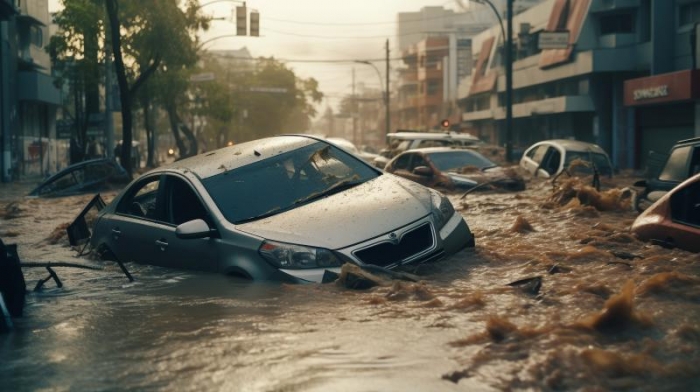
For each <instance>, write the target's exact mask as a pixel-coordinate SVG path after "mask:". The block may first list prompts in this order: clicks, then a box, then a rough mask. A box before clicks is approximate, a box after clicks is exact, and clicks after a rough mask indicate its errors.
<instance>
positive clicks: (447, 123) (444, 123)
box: [440, 119, 450, 128]
mask: <svg viewBox="0 0 700 392" xmlns="http://www.w3.org/2000/svg"><path fill="white" fill-rule="evenodd" d="M440 126H442V127H443V128H449V127H450V120H448V119H444V120H442V121H440Z"/></svg>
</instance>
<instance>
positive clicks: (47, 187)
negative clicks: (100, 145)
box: [28, 158, 131, 197]
mask: <svg viewBox="0 0 700 392" xmlns="http://www.w3.org/2000/svg"><path fill="white" fill-rule="evenodd" d="M129 180H131V178H130V177H129V174H128V173H127V172H126V171H125V170H124V168H123V167H121V166H119V164H118V163H117V162H115V161H114V160H113V159H109V158H99V159H91V160H89V161H83V162H78V163H76V164H73V165H70V166H68V167H66V168H65V169H63V170H61V171H59V172H58V173H56V174H54V175H53V176H51V177H49V178H47V179H46V180H45V181H43V182H42V183H41V184H39V185H38V186H37V187H36V188H34V189H33V190H32V191H31V192H29V195H28V196H34V197H59V196H71V195H77V194H81V193H88V192H97V191H101V190H105V189H109V188H111V187H115V186H122V185H124V184H126V183H128V182H129Z"/></svg>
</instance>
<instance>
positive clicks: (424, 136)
mask: <svg viewBox="0 0 700 392" xmlns="http://www.w3.org/2000/svg"><path fill="white" fill-rule="evenodd" d="M387 141H388V143H389V147H388V148H387V149H384V150H382V151H381V152H380V153H379V156H378V157H376V158H375V159H374V161H373V164H374V166H376V167H378V168H380V169H384V167H385V166H386V164H387V163H389V161H390V160H391V159H392V158H394V157H395V156H397V155H399V154H400V153H402V152H404V151H408V150H414V149H416V148H427V147H472V146H478V145H482V144H484V142H483V141H482V140H481V139H479V138H478V137H476V136H473V135H470V134H468V133H455V132H395V133H389V134H387Z"/></svg>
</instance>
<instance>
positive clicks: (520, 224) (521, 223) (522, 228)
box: [509, 215, 536, 233]
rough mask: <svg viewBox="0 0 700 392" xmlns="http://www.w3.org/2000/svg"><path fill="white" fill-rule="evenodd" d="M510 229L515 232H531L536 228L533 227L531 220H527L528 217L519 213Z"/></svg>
mask: <svg viewBox="0 0 700 392" xmlns="http://www.w3.org/2000/svg"><path fill="white" fill-rule="evenodd" d="M509 231H511V232H513V233H529V232H533V231H536V230H535V229H534V228H533V227H532V225H531V224H530V222H528V221H527V219H525V218H523V217H522V215H518V217H517V218H515V222H514V223H513V226H511V227H510V229H509Z"/></svg>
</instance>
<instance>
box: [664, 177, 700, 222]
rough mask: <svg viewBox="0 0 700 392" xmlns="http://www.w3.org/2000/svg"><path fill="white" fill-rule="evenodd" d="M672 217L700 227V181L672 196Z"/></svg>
mask: <svg viewBox="0 0 700 392" xmlns="http://www.w3.org/2000/svg"><path fill="white" fill-rule="evenodd" d="M671 218H672V219H673V220H674V221H677V222H681V223H685V224H689V225H693V226H698V227H700V181H695V182H694V183H692V184H689V185H688V186H686V187H685V188H683V189H681V190H679V191H677V192H676V193H674V194H673V195H672V196H671Z"/></svg>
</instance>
